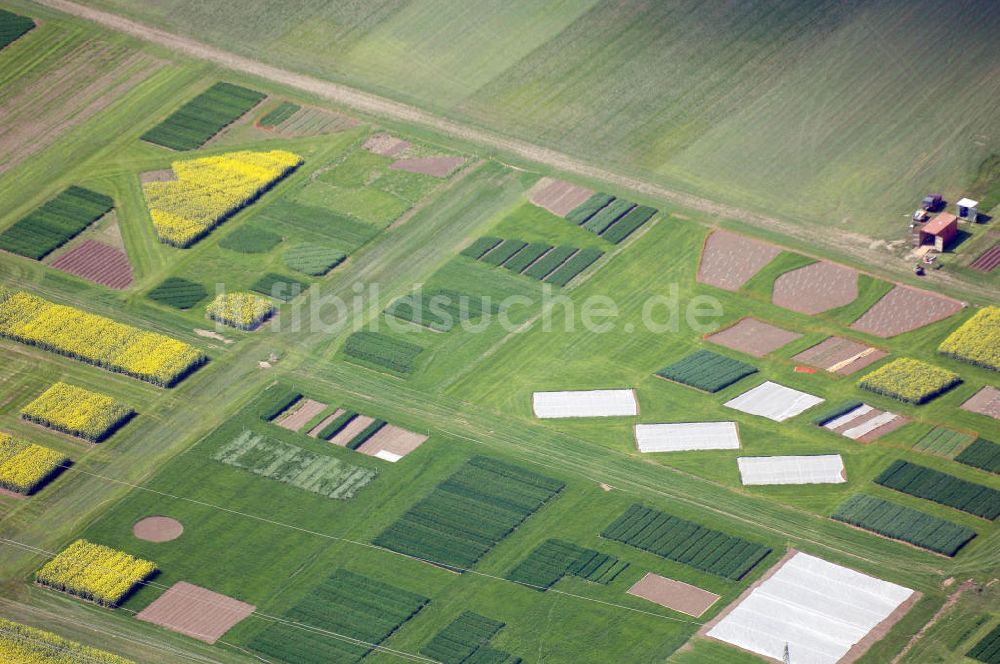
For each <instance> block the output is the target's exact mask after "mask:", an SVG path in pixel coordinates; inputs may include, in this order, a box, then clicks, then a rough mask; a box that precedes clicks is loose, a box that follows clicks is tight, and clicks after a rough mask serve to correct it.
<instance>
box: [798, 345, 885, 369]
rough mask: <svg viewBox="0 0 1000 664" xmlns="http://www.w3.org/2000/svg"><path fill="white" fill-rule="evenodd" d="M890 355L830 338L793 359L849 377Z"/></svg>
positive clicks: (869, 347) (865, 346) (882, 351)
mask: <svg viewBox="0 0 1000 664" xmlns="http://www.w3.org/2000/svg"><path fill="white" fill-rule="evenodd" d="M888 354H889V353H887V352H886V351H884V350H881V349H879V348H872V347H871V346H867V345H865V344H862V343H858V342H857V341H851V340H850V339H845V338H843V337H828V338H826V339H824V340H823V341H821V342H819V343H818V344H816V345H815V346H813V347H812V348H809V349H807V350H804V351H802V352H801V353H799V354H798V355H796V356H794V357H793V358H792V359H793V360H795V361H796V362H802V363H803V364H808V365H809V366H813V367H819V368H820V369H823V370H824V371H829V372H830V373H835V374H837V375H840V376H847V375H849V374H852V373H854V372H855V371H858V370H860V369H864V368H865V367H867V366H868V365H870V364H874V363H875V362H878V361H879V360H881V359H882V358H883V357H885V356H886V355H888Z"/></svg>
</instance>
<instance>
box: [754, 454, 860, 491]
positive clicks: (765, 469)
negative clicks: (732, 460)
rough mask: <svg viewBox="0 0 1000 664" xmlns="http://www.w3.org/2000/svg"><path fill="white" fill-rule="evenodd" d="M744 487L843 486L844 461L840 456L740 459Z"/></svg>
mask: <svg viewBox="0 0 1000 664" xmlns="http://www.w3.org/2000/svg"><path fill="white" fill-rule="evenodd" d="M736 464H737V465H738V466H739V467H740V479H741V480H743V484H748V485H749V484H841V483H843V482H846V481H847V478H845V477H844V460H843V459H841V458H840V455H839V454H819V455H815V456H772V457H738V458H737V459H736Z"/></svg>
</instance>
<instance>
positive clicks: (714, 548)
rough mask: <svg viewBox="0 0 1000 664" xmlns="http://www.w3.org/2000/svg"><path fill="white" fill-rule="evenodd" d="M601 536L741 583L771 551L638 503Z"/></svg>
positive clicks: (765, 547)
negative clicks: (740, 580)
mask: <svg viewBox="0 0 1000 664" xmlns="http://www.w3.org/2000/svg"><path fill="white" fill-rule="evenodd" d="M601 536H602V537H607V538H608V539H613V540H617V541H619V542H624V543H625V544H629V545H631V546H634V547H636V548H639V549H643V550H644V551H649V552H650V553H655V554H656V555H658V556H661V557H663V558H667V559H668V560H673V561H676V562H679V563H684V564H685V565H690V566H691V567H694V568H695V569H700V570H702V571H705V572H709V573H710V574H715V575H718V576H721V577H723V578H726V579H731V580H733V581H738V580H739V579H742V578H743V577H744V576H745V575H746V574H747V572H749V571H750V570H752V569H753V568H754V567H755V566H756V565H757V563H759V562H760V561H761V560H763V559H764V558H765V557H767V555H768V554H769V553H771V549H770V547H767V546H764V545H763V544H757V543H756V542H751V541H749V540H745V539H743V538H741V537H734V536H733V535H727V534H726V533H723V532H719V531H718V530H712V529H711V528H706V527H704V526H700V525H698V524H697V523H693V522H691V521H688V520H687V519H682V518H680V517H676V516H671V515H669V514H665V513H664V512H660V511H657V510H654V509H650V508H648V507H643V506H642V505H639V504H638V503H636V504H634V505H632V506H631V507H629V508H628V509H627V510H626V511H625V513H624V514H622V515H621V516H620V517H618V519H617V520H616V521H615V522H614V523H612V524H611V525H610V526H608V527H607V528H605V529H604V532H603V533H601Z"/></svg>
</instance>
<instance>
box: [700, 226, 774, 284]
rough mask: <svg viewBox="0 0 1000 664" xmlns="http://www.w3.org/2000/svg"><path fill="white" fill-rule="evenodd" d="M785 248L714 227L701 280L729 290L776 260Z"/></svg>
mask: <svg viewBox="0 0 1000 664" xmlns="http://www.w3.org/2000/svg"><path fill="white" fill-rule="evenodd" d="M779 253H781V249H779V248H778V247H776V246H774V245H773V244H767V243H766V242H758V241H757V240H751V239H750V238H748V237H746V236H744V235H737V234H736V233H730V232H729V231H721V230H717V231H713V232H712V234H711V235H709V236H708V238H707V239H706V240H705V247H704V249H703V250H702V252H701V263H700V264H699V265H698V281H700V282H701V283H703V284H709V285H710V286H715V287H717V288H724V289H726V290H731V291H734V290H739V288H740V286H742V285H743V284H745V283H746V282H748V281H749V280H750V278H751V277H752V276H753V275H755V274H757V273H758V272H760V271H761V270H762V269H763V268H764V266H765V265H767V264H768V263H770V262H771V261H772V260H774V257H775V256H777V255H778V254H779Z"/></svg>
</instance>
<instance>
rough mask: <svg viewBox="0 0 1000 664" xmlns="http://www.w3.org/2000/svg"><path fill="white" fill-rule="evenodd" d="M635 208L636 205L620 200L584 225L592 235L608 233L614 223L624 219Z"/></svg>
mask: <svg viewBox="0 0 1000 664" xmlns="http://www.w3.org/2000/svg"><path fill="white" fill-rule="evenodd" d="M633 208H635V203H633V202H632V201H626V200H625V199H622V198H619V199H618V200H616V201H613V202H612V203H609V204H608V205H606V206H605V207H604V208H603V209H601V210H600V211H599V212H598V213H597V214H595V215H594V216H593V217H591V218H590V219H588V220H587V223H585V224H584V225H583V227H584V228H586V229H587V230H588V231H590V232H591V233H597V234H598V235H600V234H601V233H603V232H604V231H606V230H607V229H608V228H609V227H610V226H611V225H612V224H613V223H615V222H616V221H618V220H619V219H621V218H622V217H624V216H625V215H626V214H628V213H629V212H631V211H632V209H633Z"/></svg>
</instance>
